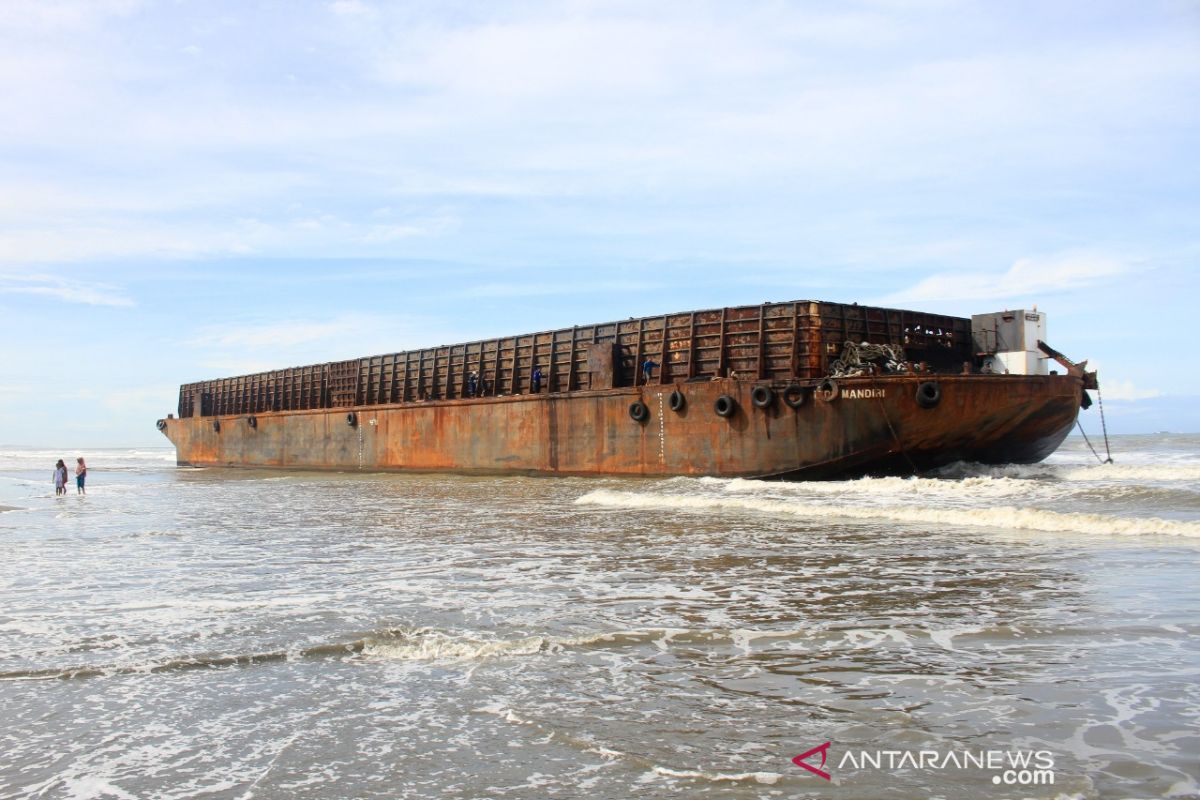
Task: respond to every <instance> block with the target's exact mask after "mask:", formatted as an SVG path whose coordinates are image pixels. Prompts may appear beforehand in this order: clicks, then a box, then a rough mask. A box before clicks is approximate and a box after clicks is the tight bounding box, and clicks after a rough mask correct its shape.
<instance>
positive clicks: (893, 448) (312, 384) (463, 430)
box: [158, 301, 1094, 478]
mask: <svg viewBox="0 0 1200 800" xmlns="http://www.w3.org/2000/svg"><path fill="white" fill-rule="evenodd" d="M1044 331H1045V315H1044V314H1042V313H1040V312H1037V311H1033V312H1027V311H1012V312H1008V311H1006V312H1001V313H996V314H985V315H979V316H976V317H973V318H971V319H966V318H961V317H949V316H942V315H936V314H925V313H920V312H913V311H902V310H896V309H885V308H873V307H867V306H859V305H845V304H839V303H826V302H814V301H799V302H788V303H766V304H763V305H756V306H742V307H736V308H719V309H710V310H704V311H690V312H685V313H679V314H666V315H662V316H655V317H644V318H640V319H632V318H631V319H628V320H625V321H622V322H610V323H606V324H599V325H585V326H581V327H573V328H564V329H561V330H554V331H546V332H543V333H533V334H527V335H522V336H511V337H506V338H500V339H490V340H486V341H478V342H470V343H466V344H457V345H446V346H441V347H431V348H425V349H421V350H412V351H407V352H399V353H391V354H388V355H379V356H370V357H366V358H356V359H351V360H349V361H336V362H331V363H327V364H316V365H311V366H304V367H293V368H289V369H281V370H275V371H271V372H262V373H258V374H254V375H242V376H238V377H233V378H222V379H217V380H208V381H201V382H198V383H188V384H184V385H183V386H181V387H180V390H179V405H178V409H177V416H176V415H169V416H168V417H167V418H166V419H161V420H159V421H158V427H159V430H161V431H162V432H163V433H164V434H165V435H166V436H167V438H168V439H170V440H171V442H172V443H173V444H174V445H175V447H176V452H177V460H178V463H179V464H181V465H204V466H237V467H294V468H303V469H335V470H360V469H361V470H426V471H454V472H478V473H519V474H534V473H547V474H561V475H596V474H611V475H713V476H745V477H787V478H826V477H834V476H839V475H844V474H854V473H864V472H878V473H883V472H901V473H905V472H912V471H916V470H926V469H930V468H933V467H937V466H940V465H942V464H946V463H949V462H952V461H955V460H970V461H980V462H985V463H1002V462H1017V463H1029V462H1034V461H1038V460H1040V459H1042V458H1044V457H1046V456H1047V455H1048V454H1050V453H1051V452H1053V451H1054V449H1055V448H1056V447H1058V445H1059V443H1060V442H1061V441H1062V439H1063V438H1064V437H1065V436H1066V435H1067V433H1068V432H1069V431H1070V430H1071V428H1072V426H1073V425H1074V424H1075V419H1076V415H1077V414H1078V411H1079V409H1080V406H1081V403H1086V402H1087V401H1086V399H1085V398H1086V393H1085V391H1084V390H1085V388H1087V387H1088V386H1093V385H1094V373H1086V372H1084V369H1083V365H1075V364H1073V363H1072V362H1070V361H1068V360H1067V359H1065V358H1063V357H1062V356H1061V355H1060V354H1058V353H1057V352H1055V351H1053V350H1051V349H1049V348H1046V349H1045V350H1042V349H1039V347H1038V345H1039V344H1041V342H1040V340H1041V339H1042V338H1044ZM1051 354H1052V355H1053V356H1054V357H1055V358H1056V359H1058V360H1059V362H1060V363H1061V364H1062V366H1063V370H1064V372H1063V374H1056V371H1054V370H1050V369H1048V362H1049V358H1048V356H1049V355H1051ZM647 362H650V364H649V365H648V364H647ZM1085 363H1086V362H1085Z"/></svg>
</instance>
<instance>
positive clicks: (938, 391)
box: [917, 381, 942, 408]
mask: <svg viewBox="0 0 1200 800" xmlns="http://www.w3.org/2000/svg"><path fill="white" fill-rule="evenodd" d="M940 402H942V387H941V386H940V385H939V384H938V382H937V381H922V382H921V384H920V385H919V386H917V405H919V406H920V407H921V408H933V407H934V406H936V405H937V404H938V403H940Z"/></svg>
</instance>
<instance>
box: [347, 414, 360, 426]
mask: <svg viewBox="0 0 1200 800" xmlns="http://www.w3.org/2000/svg"><path fill="white" fill-rule="evenodd" d="M346 424H347V425H349V426H350V427H351V428H354V427H357V426H358V414H356V413H354V412H353V411H350V412H347V414H346Z"/></svg>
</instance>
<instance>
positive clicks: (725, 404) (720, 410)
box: [713, 394, 737, 417]
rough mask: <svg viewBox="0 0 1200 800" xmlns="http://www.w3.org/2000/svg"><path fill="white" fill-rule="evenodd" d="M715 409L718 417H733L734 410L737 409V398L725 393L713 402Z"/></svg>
mask: <svg viewBox="0 0 1200 800" xmlns="http://www.w3.org/2000/svg"><path fill="white" fill-rule="evenodd" d="M713 411H715V412H717V416H718V417H732V416H733V412H735V411H737V400H734V399H733V398H732V397H730V396H729V395H727V394H723V395H721V396H720V397H718V398H717V399H716V402H714V403H713Z"/></svg>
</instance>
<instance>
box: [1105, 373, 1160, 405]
mask: <svg viewBox="0 0 1200 800" xmlns="http://www.w3.org/2000/svg"><path fill="white" fill-rule="evenodd" d="M1100 392H1101V393H1102V396H1103V397H1104V399H1105V400H1149V399H1150V398H1152V397H1161V396H1162V392H1160V391H1159V390H1158V389H1139V388H1138V387H1136V386H1134V385H1133V381H1122V380H1109V379H1106V378H1103V377H1101V379H1100Z"/></svg>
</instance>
